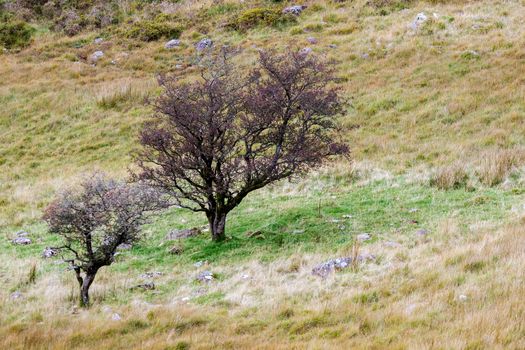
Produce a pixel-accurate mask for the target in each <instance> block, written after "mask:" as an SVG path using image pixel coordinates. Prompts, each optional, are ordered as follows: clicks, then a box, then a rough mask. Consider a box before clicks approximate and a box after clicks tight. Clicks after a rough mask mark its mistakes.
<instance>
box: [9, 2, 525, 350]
mask: <svg viewBox="0 0 525 350" xmlns="http://www.w3.org/2000/svg"><path fill="white" fill-rule="evenodd" d="M313 3H317V4H321V6H318V7H317V8H316V7H315V6H313V7H312V6H311V7H310V10H308V11H307V12H306V13H305V14H304V15H303V16H301V18H300V20H299V23H298V24H297V25H295V26H294V27H291V28H290V27H288V28H284V29H282V30H280V31H277V30H274V29H267V28H258V29H256V30H253V31H250V32H248V33H246V34H234V33H231V32H228V31H225V30H220V29H216V30H212V32H211V33H210V36H211V37H212V38H214V39H216V40H218V41H222V42H230V43H233V44H236V45H241V46H242V47H244V48H246V51H245V54H244V56H243V57H245V58H246V59H247V60H248V59H251V57H253V55H254V49H253V48H252V45H254V44H255V45H257V46H259V47H267V46H272V45H283V44H290V43H297V45H298V46H299V47H302V46H308V45H309V46H311V47H312V48H313V49H314V50H315V51H316V52H319V53H323V54H326V55H327V56H328V57H332V58H336V59H338V60H339V62H340V63H339V74H340V76H341V77H342V78H343V83H342V84H341V86H342V88H343V91H344V92H345V95H346V96H347V97H348V98H350V100H351V102H352V107H351V108H350V109H349V111H348V115H347V116H346V117H345V118H344V120H343V123H344V125H345V126H346V127H347V129H348V138H349V140H350V142H351V144H352V145H353V150H354V155H355V157H356V158H357V160H364V159H366V160H370V161H372V162H373V164H374V167H382V168H384V169H388V171H389V172H390V173H405V174H406V175H395V176H394V177H390V176H389V175H388V174H387V177H386V179H383V180H378V181H376V180H374V178H376V177H377V176H376V174H375V173H374V172H372V173H369V174H364V175H362V176H361V180H359V181H357V182H355V179H354V174H351V173H350V172H349V170H348V169H344V167H343V170H341V169H340V168H338V167H337V166H336V165H332V166H328V167H327V168H326V169H324V170H323V171H322V172H321V173H320V174H317V175H313V176H312V177H311V178H309V179H306V180H303V181H301V182H299V183H298V184H291V185H290V184H281V185H279V186H276V187H275V188H273V189H271V190H268V191H262V192H260V193H259V194H256V195H254V196H252V197H250V198H249V199H248V200H247V201H246V202H245V203H243V205H242V206H241V208H239V210H237V211H236V212H234V213H233V216H232V217H231V218H230V221H229V226H228V229H229V232H230V233H231V234H232V235H233V237H234V239H232V240H230V241H228V242H227V243H225V244H223V245H220V246H216V245H214V244H211V243H210V242H209V241H208V240H207V238H206V237H198V238H195V239H191V240H188V241H187V242H184V247H185V252H184V254H182V255H181V256H171V255H169V254H167V252H166V250H167V249H168V248H169V247H170V245H169V244H166V243H162V237H163V236H164V235H165V233H166V232H167V231H168V230H169V229H171V228H173V227H181V228H182V227H189V226H196V225H202V224H204V222H203V218H202V217H200V216H194V215H190V214H188V213H185V212H179V211H175V212H172V213H169V214H167V215H166V216H164V217H162V218H161V219H159V220H158V221H157V222H155V223H154V224H152V225H151V226H150V227H148V228H147V234H148V237H149V238H148V239H147V240H146V241H145V242H144V243H143V244H141V245H140V246H137V247H135V248H134V249H133V250H132V251H131V252H125V253H123V254H122V255H121V257H120V258H119V264H116V265H114V266H112V267H111V268H108V269H105V270H104V271H103V272H102V273H101V276H100V278H99V279H98V280H97V281H96V285H95V286H94V299H95V302H96V306H95V308H94V309H93V310H92V311H90V312H89V313H88V312H81V313H80V314H79V315H76V316H71V315H70V313H71V307H72V305H73V303H74V301H73V298H74V297H75V293H76V287H75V285H74V281H73V278H72V276H70V275H69V274H62V273H61V271H62V270H63V266H60V265H56V264H53V263H51V262H48V261H42V260H41V259H39V258H38V256H39V254H40V253H41V250H42V248H43V247H45V246H46V245H49V244H50V243H52V242H53V239H54V238H52V237H49V236H48V235H46V234H45V227H43V225H42V224H40V223H38V222H37V221H36V220H35V219H37V218H38V217H39V215H40V212H39V211H40V209H41V207H42V206H43V205H45V203H46V202H47V200H48V199H49V196H50V195H52V193H53V192H54V191H55V190H56V189H57V188H59V187H61V186H63V185H64V184H65V183H68V182H70V181H74V177H75V176H76V175H77V174H78V173H79V172H82V171H84V170H88V169H91V168H92V167H98V168H102V169H105V170H107V171H110V172H112V173H115V174H119V175H123V174H124V173H125V171H126V167H127V165H128V164H129V159H130V158H129V152H130V150H131V149H132V148H133V147H134V146H133V145H134V137H135V135H136V132H137V130H138V126H139V125H140V123H141V122H142V120H144V117H145V115H147V113H148V110H147V108H146V107H144V106H143V105H142V103H141V100H142V99H143V97H145V96H146V95H148V94H152V93H155V89H156V88H155V83H154V73H155V72H157V71H159V70H171V69H175V68H174V67H175V65H176V64H178V63H181V64H188V63H189V62H191V60H192V57H193V49H192V48H191V45H188V46H184V47H183V48H181V49H179V50H176V51H166V50H164V49H163V48H162V42H158V43H151V44H145V45H139V46H136V45H128V43H125V42H124V43H121V42H120V41H119V40H117V39H111V38H108V40H107V41H106V44H104V45H105V47H104V48H103V49H104V51H105V53H106V57H105V58H104V59H103V60H102V62H101V63H100V64H98V65H97V66H96V67H92V66H89V65H87V64H84V63H75V62H72V61H74V60H75V59H74V57H75V55H76V54H78V53H82V52H86V53H90V52H92V51H94V50H96V49H97V48H98V47H97V46H96V45H94V44H91V42H92V39H93V38H94V37H96V36H97V34H95V33H94V34H90V35H85V36H83V37H77V38H63V37H59V36H52V35H50V34H46V35H44V36H42V37H39V38H38V39H37V42H36V43H35V44H34V45H33V46H32V47H31V48H29V49H27V50H25V51H23V52H21V53H19V54H15V55H3V56H0V78H1V79H2V81H3V82H6V83H5V84H3V85H1V86H0V99H1V102H2V107H3V108H2V113H1V114H0V127H1V129H0V138H1V140H2V143H1V144H0V167H1V173H0V204H1V205H0V225H3V227H2V228H1V229H0V231H1V234H2V235H3V236H4V237H5V238H7V237H10V236H11V235H12V233H13V232H14V231H15V230H17V229H19V228H24V229H27V230H29V231H30V232H31V233H32V234H33V235H34V236H38V237H40V238H39V239H38V240H37V244H35V245H33V246H29V247H22V248H20V247H18V248H15V247H13V246H12V245H10V244H9V243H8V241H7V240H6V239H4V240H2V242H1V243H0V247H1V252H2V253H0V254H1V256H2V260H3V261H6V262H7V263H5V264H4V265H3V266H2V268H1V270H0V280H1V281H2V282H3V285H5V286H6V287H5V288H4V289H3V290H2V291H1V292H0V300H2V304H0V308H1V314H2V316H1V318H0V321H1V322H0V324H2V326H1V328H0V333H2V334H3V335H4V337H3V340H2V342H3V345H4V346H3V347H7V348H15V347H17V346H18V347H20V348H30V347H36V348H38V347H43V346H44V345H43V344H46V345H47V344H51V346H52V347H56V348H71V347H78V348H93V347H96V346H99V347H111V346H115V347H117V348H124V347H129V345H130V344H132V345H133V347H137V348H140V347H147V348H159V349H163V348H166V347H168V346H173V347H175V346H179V347H180V348H183V346H184V344H190V345H191V346H192V347H195V348H199V347H202V348H207V347H212V346H220V347H223V348H228V347H230V348H246V347H257V346H258V347H260V348H278V347H282V348H291V347H296V348H305V347H307V346H309V347H312V348H323V347H330V346H334V347H335V346H337V347H349V346H354V347H376V348H384V347H388V348H425V347H426V348H440V347H444V348H467V347H469V348H485V347H487V348H494V347H511V348H512V347H515V348H520V347H523V346H524V344H523V342H522V338H523V332H524V325H523V321H522V320H521V318H519V314H520V313H521V312H522V308H521V307H519V306H518V304H520V302H519V300H520V295H523V278H522V274H520V270H522V268H523V265H524V262H525V260H524V257H523V253H522V252H523V247H522V245H521V243H520V242H521V241H522V239H519V237H520V235H522V230H521V228H520V226H519V225H518V223H517V222H518V221H517V220H518V219H519V218H520V215H521V209H520V204H521V203H522V202H523V195H522V194H521V190H520V180H519V179H511V181H510V182H507V183H506V184H505V186H499V187H496V188H493V189H487V188H484V187H483V186H481V187H477V189H476V190H474V191H466V190H455V191H446V192H444V191H437V190H435V189H433V188H430V187H428V185H427V184H426V183H425V181H419V180H418V176H419V175H418V176H416V177H414V176H413V175H412V174H413V173H420V172H422V171H424V170H427V169H428V168H430V167H432V166H437V165H447V164H449V163H450V162H451V161H453V160H456V159H460V160H461V161H462V162H463V163H466V164H469V165H471V166H472V167H474V166H475V165H476V164H477V163H476V162H478V161H479V159H480V158H483V157H484V153H483V152H485V151H491V150H493V149H499V148H509V147H511V148H512V149H518V148H519V147H520V146H521V145H522V144H523V136H522V135H523V132H524V130H523V123H522V118H521V117H522V115H523V112H524V108H525V104H524V102H523V94H524V87H523V86H524V84H523V81H522V77H523V73H524V71H523V70H524V66H523V65H522V64H520V60H521V58H522V56H523V53H524V51H523V50H524V49H523V47H524V45H523V44H524V42H523V40H524V38H525V36H524V35H523V29H522V26H521V25H520V24H521V23H522V21H523V16H524V13H525V12H524V11H523V10H524V9H523V4H522V3H520V2H519V1H514V2H497V3H494V2H493V1H490V2H489V1H477V2H472V3H470V4H466V5H465V4H463V5H454V4H449V5H430V4H426V3H417V4H415V5H413V6H412V7H411V8H410V9H408V10H405V11H402V12H394V13H392V14H389V15H387V16H377V15H371V14H369V13H367V11H369V10H366V8H365V7H363V3H364V1H356V2H352V3H350V4H346V5H329V4H324V2H322V1H317V2H314V1H313V2H312V4H313ZM196 6H197V5H193V7H192V8H191V10H192V11H193V10H195V7H196ZM206 6H209V4H207V5H206ZM421 11H425V12H426V13H427V14H431V13H433V12H436V13H438V14H439V17H438V19H436V20H432V21H431V22H429V23H428V24H427V25H426V26H425V27H424V28H423V29H422V30H421V31H420V32H418V33H415V34H414V33H412V32H410V31H408V30H407V24H408V23H410V22H411V21H412V20H413V18H414V17H415V15H416V14H417V13H418V12H421ZM218 12H220V11H218ZM216 20H217V21H219V22H220V21H221V19H220V18H219V19H216ZM321 22H323V23H324V24H322V25H319V24H320V23H321ZM298 28H301V29H305V30H306V31H309V32H305V33H304V34H295V35H291V34H290V33H297V32H298ZM196 31H198V28H193V29H190V30H188V31H187V32H186V33H185V34H184V35H183V37H182V40H183V41H184V42H187V43H188V44H191V43H192V42H194V41H195V40H196V39H194V38H193V36H194V33H195V32H196ZM308 36H314V37H316V38H317V39H318V40H319V43H318V44H316V45H310V44H308V43H307V41H306V38H307V37H308ZM328 44H337V48H336V49H331V48H328ZM79 46H82V47H80V48H78V47H79ZM470 50H475V51H476V52H477V53H479V57H478V56H477V55H475V54H472V53H469V51H470ZM122 52H127V53H129V56H125V55H123V54H122ZM365 53H367V54H368V56H367V57H366V56H363V54H365ZM112 59H116V60H117V61H118V64H117V65H112V64H111V63H110V61H111V60H112ZM189 71H190V72H191V68H190V69H189ZM114 91H117V92H116V93H115V92H114ZM319 203H320V204H321V210H320V213H319V209H318V206H319ZM412 208H416V209H418V211H416V212H411V210H410V209H412ZM346 214H350V215H353V218H351V219H343V218H342V215H346ZM332 219H337V220H342V221H341V222H332ZM410 220H417V221H418V224H411V223H410ZM343 226H344V227H343ZM419 228H425V229H428V230H430V232H431V235H430V238H429V240H428V241H426V240H424V239H422V238H417V237H416V236H415V235H414V233H415V231H416V230H417V229H419ZM255 230H261V231H262V232H263V233H264V237H265V238H264V239H248V238H246V236H245V233H246V232H247V231H255ZM294 231H295V232H301V233H298V234H291V233H293V232H294ZM303 231H304V232H303ZM361 232H370V233H372V234H373V237H374V238H373V240H372V242H371V243H366V244H365V245H364V246H363V247H361V249H362V250H364V251H369V252H371V253H373V254H376V255H378V256H379V259H378V260H377V262H376V263H373V264H369V265H364V266H361V267H360V269H359V270H358V271H354V272H348V273H342V274H339V275H337V276H333V277H330V278H329V279H328V280H326V281H321V280H319V279H317V278H315V277H313V276H311V275H310V271H311V268H312V267H313V266H314V265H315V264H316V263H318V262H321V261H323V260H324V259H326V258H330V257H335V256H341V255H348V254H350V252H351V249H352V244H353V238H354V237H355V234H357V233H361ZM386 240H392V241H396V242H399V243H401V246H400V247H396V248H387V247H385V246H384V242H385V241H386ZM13 257H16V258H13ZM199 260H208V261H209V266H207V267H205V268H207V269H210V270H212V271H214V272H216V273H218V274H219V281H217V282H215V283H213V284H211V285H209V286H205V287H204V288H203V286H201V285H198V284H196V283H195V282H193V281H192V278H193V276H194V275H195V274H196V273H197V272H199V271H201V270H202V269H204V268H195V267H193V265H192V264H193V262H195V261H199ZM32 265H36V267H37V271H38V273H37V278H36V281H35V282H34V283H29V284H28V283H26V281H27V279H28V277H27V274H28V271H29V268H30V266H32ZM154 270H158V271H162V272H164V275H163V276H162V277H160V278H158V280H157V281H156V283H157V286H158V287H157V290H156V291H155V292H153V293H152V292H141V291H138V290H133V291H130V290H128V287H131V286H133V285H135V284H137V283H139V282H140V281H141V279H140V278H139V277H138V276H139V275H140V274H141V273H144V272H146V271H154ZM244 274H247V275H249V276H250V278H249V279H243V278H242V275H244ZM57 286H59V287H57ZM15 290H20V291H22V293H23V294H24V299H22V300H19V301H16V302H13V301H11V300H10V298H9V295H10V293H12V292H13V291H15ZM460 294H465V295H467V296H468V301H467V302H466V303H462V302H459V301H458V297H459V295H460ZM185 297H191V299H190V301H189V302H186V301H183V298H185ZM105 305H106V306H107V305H109V306H110V307H111V308H112V309H113V310H114V311H115V312H119V313H120V314H121V315H122V316H123V321H122V322H108V320H110V319H111V312H110V313H107V312H104V311H103V306H105ZM513 308H514V311H512V310H513ZM520 310H521V311H520ZM496 311H497V316H495V313H496ZM473 329H475V330H476V331H475V332H474V331H472V330H473ZM89 334H93V337H92V338H91V337H90V336H89ZM445 334H446V335H447V336H446V337H445V336H444V335H445ZM483 334H485V336H483ZM256 344H257V345H256ZM367 344H368V345H367Z"/></svg>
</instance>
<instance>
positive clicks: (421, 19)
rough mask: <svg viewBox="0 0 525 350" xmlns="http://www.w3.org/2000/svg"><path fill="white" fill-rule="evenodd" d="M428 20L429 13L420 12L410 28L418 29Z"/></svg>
mask: <svg viewBox="0 0 525 350" xmlns="http://www.w3.org/2000/svg"><path fill="white" fill-rule="evenodd" d="M426 21H428V17H427V15H426V14H425V13H424V12H421V13H418V14H417V16H416V18H415V19H414V21H413V22H412V23H411V24H410V29H412V30H417V29H418V28H419V27H420V26H421V25H422V24H423V23H425V22H426Z"/></svg>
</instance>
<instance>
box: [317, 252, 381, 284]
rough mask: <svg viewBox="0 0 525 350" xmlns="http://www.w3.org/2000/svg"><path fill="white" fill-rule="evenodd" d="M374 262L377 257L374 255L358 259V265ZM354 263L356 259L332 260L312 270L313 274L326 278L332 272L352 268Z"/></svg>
mask: <svg viewBox="0 0 525 350" xmlns="http://www.w3.org/2000/svg"><path fill="white" fill-rule="evenodd" d="M372 260H375V256H374V255H372V254H362V255H359V256H358V257H357V262H358V263H362V262H366V261H372ZM353 262H354V259H353V258H352V257H344V258H336V259H331V260H328V261H325V262H324V263H321V264H319V265H317V266H315V267H314V268H313V269H312V274H314V275H316V276H319V277H323V278H324V277H327V276H328V275H329V274H331V273H332V272H335V271H340V270H343V269H346V268H347V267H349V266H351V265H352V263H353Z"/></svg>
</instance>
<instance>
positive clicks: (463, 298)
mask: <svg viewBox="0 0 525 350" xmlns="http://www.w3.org/2000/svg"><path fill="white" fill-rule="evenodd" d="M458 300H459V301H461V302H463V303H464V302H465V301H467V300H468V297H467V296H466V295H465V294H461V295H460V296H459V297H458Z"/></svg>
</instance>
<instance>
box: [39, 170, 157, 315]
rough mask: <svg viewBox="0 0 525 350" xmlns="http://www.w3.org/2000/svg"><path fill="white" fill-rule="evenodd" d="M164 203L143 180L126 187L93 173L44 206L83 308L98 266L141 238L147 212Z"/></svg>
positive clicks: (45, 216) (87, 300)
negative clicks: (70, 271)
mask: <svg viewBox="0 0 525 350" xmlns="http://www.w3.org/2000/svg"><path fill="white" fill-rule="evenodd" d="M164 207H166V203H165V201H163V200H162V196H161V195H160V194H159V192H158V191H157V190H155V189H153V188H151V187H149V186H146V185H144V184H140V183H137V184H132V185H128V184H126V183H123V182H118V181H115V180H110V179H107V178H106V177H105V176H104V175H102V174H94V175H93V176H92V177H90V178H89V179H86V180H84V181H83V182H82V183H81V185H80V188H79V189H78V190H74V189H69V190H68V191H65V192H64V193H62V194H61V195H60V196H59V197H58V198H57V199H55V200H54V201H53V202H52V203H51V204H49V206H48V207H47V208H46V210H45V213H44V220H45V221H46V222H47V224H48V226H49V230H50V232H52V233H55V234H58V235H60V236H61V237H62V238H63V245H62V246H60V247H57V248H54V249H56V250H59V251H60V252H61V253H64V254H65V255H67V258H66V259H67V261H68V262H69V263H70V266H71V269H72V270H73V271H74V272H75V274H76V278H77V281H78V283H79V286H80V303H81V305H82V306H89V288H90V287H91V284H92V283H93V281H94V280H95V276H96V274H97V272H98V271H99V269H100V268H101V267H103V266H109V265H111V264H112V263H113V262H114V258H115V253H116V251H117V247H118V246H119V245H121V244H123V243H126V244H132V243H135V242H137V241H138V240H139V239H140V238H141V234H140V228H141V226H142V225H143V224H145V223H146V222H147V218H148V217H149V215H148V214H149V213H151V212H153V211H156V210H159V209H162V208H164Z"/></svg>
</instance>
